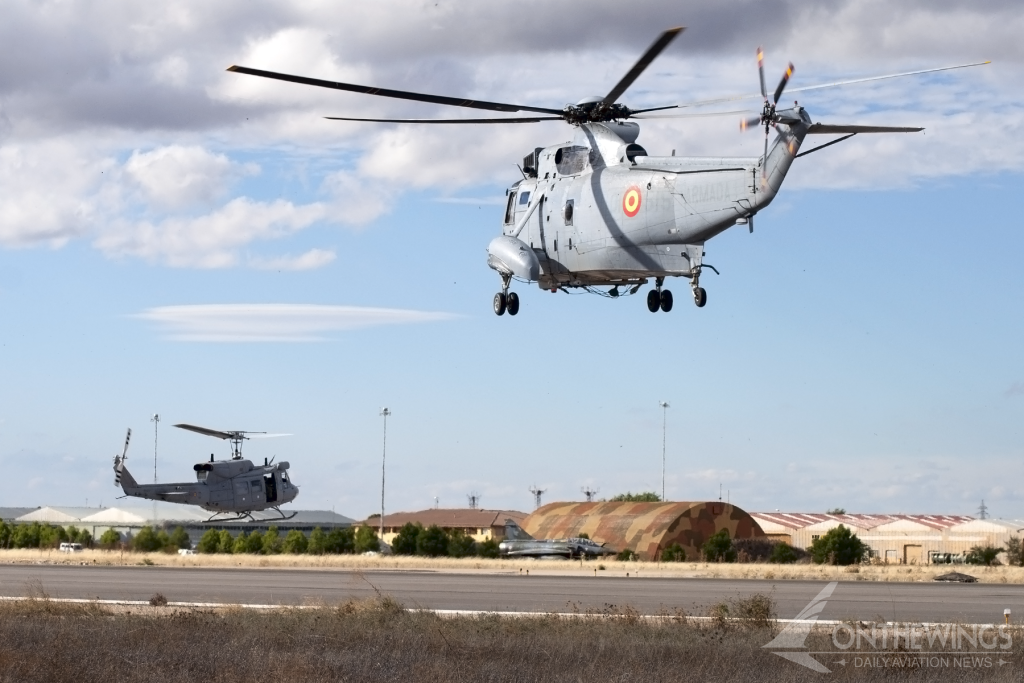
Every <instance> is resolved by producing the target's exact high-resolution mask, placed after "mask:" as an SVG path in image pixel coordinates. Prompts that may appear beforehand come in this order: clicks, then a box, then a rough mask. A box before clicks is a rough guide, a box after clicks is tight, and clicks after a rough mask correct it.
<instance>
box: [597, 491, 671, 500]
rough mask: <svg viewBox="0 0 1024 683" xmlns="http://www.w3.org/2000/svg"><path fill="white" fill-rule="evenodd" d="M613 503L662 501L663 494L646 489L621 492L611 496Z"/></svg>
mask: <svg viewBox="0 0 1024 683" xmlns="http://www.w3.org/2000/svg"><path fill="white" fill-rule="evenodd" d="M609 500H611V501H612V502H613V503H660V502H661V496H659V495H658V494H657V493H655V492H654V491H645V492H644V493H629V492H627V493H620V494H619V495H617V496H614V497H612V498H610V499H609Z"/></svg>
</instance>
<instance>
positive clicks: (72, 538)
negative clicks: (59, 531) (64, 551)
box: [64, 524, 81, 543]
mask: <svg viewBox="0 0 1024 683" xmlns="http://www.w3.org/2000/svg"><path fill="white" fill-rule="evenodd" d="M64 531H65V533H67V536H68V541H69V542H70V543H79V540H78V534H79V533H81V532H80V531H79V530H78V527H76V526H75V525H74V524H71V525H69V526H68V527H66V528H65V529H64Z"/></svg>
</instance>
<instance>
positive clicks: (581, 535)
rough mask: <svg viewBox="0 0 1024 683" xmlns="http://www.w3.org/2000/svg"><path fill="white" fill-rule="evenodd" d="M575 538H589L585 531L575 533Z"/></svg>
mask: <svg viewBox="0 0 1024 683" xmlns="http://www.w3.org/2000/svg"><path fill="white" fill-rule="evenodd" d="M576 538H585V539H587V540H588V541H589V540H590V534H588V533H587V532H586V531H581V532H579V533H578V534H576Z"/></svg>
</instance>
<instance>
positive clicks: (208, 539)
mask: <svg viewBox="0 0 1024 683" xmlns="http://www.w3.org/2000/svg"><path fill="white" fill-rule="evenodd" d="M111 531H113V529H109V530H108V531H107V533H110V532H111ZM106 537H107V534H103V538H106ZM102 541H103V539H100V542H102ZM196 550H197V551H199V552H201V553H216V552H219V551H220V532H219V531H217V530H216V529H207V530H206V533H205V534H203V536H202V538H200V539H199V543H197V544H196Z"/></svg>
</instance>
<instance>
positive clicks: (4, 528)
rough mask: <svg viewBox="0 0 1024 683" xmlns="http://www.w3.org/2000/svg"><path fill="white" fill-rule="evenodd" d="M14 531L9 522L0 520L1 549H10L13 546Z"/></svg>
mask: <svg viewBox="0 0 1024 683" xmlns="http://www.w3.org/2000/svg"><path fill="white" fill-rule="evenodd" d="M13 531H14V529H13V528H12V527H11V525H10V524H8V523H7V522H5V521H3V520H0V548H9V547H10V545H11V534H12V533H13Z"/></svg>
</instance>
